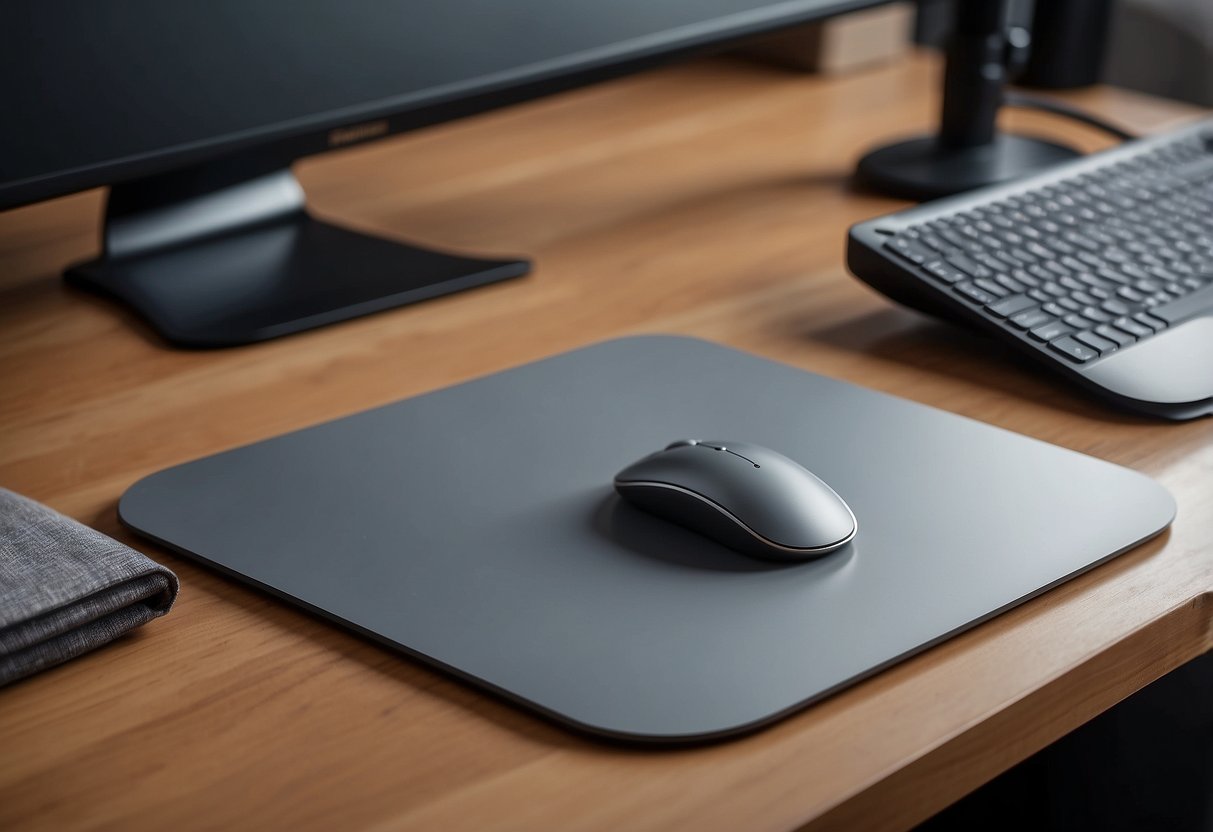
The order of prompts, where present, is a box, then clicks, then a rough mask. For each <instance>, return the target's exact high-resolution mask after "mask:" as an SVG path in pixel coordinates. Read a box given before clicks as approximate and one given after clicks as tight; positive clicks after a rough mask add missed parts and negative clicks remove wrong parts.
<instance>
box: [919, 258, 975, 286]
mask: <svg viewBox="0 0 1213 832" xmlns="http://www.w3.org/2000/svg"><path fill="white" fill-rule="evenodd" d="M923 268H924V269H926V271H927V273H928V274H931V275H934V276H935V277H937V278H939V279H940V280H942V281H943V282H944V283H949V284H950V283H958V282H960V281H961V280H966V279H967V278H968V275H966V274H965V273H964V272H962V271H961V270H960V269H958V268H956V267H955V266H952V265H950V264H948V263H945V262H943V261H942V260H936V261H935V262H934V263H928V264H926V265H925V266H923Z"/></svg>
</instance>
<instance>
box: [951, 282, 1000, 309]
mask: <svg viewBox="0 0 1213 832" xmlns="http://www.w3.org/2000/svg"><path fill="white" fill-rule="evenodd" d="M952 288H953V289H955V290H956V293H957V294H959V295H963V296H964V297H966V298H968V299H969V300H971V301H973V302H974V303H979V304H981V305H982V306H985V305H986V304H989V303H993V302H994V301H996V300H998V298H996V297H994V296H993V295H991V294H990V293H989V292H983V291H982V290H981V289H978V288H977V286H976V285H974V284H973V283H971V282H968V283H957V284H956V285H955V286H953V287H952Z"/></svg>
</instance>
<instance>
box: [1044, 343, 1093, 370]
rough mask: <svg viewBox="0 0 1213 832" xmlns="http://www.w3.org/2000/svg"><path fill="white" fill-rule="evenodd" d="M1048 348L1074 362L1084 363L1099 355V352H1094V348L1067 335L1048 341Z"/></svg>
mask: <svg viewBox="0 0 1213 832" xmlns="http://www.w3.org/2000/svg"><path fill="white" fill-rule="evenodd" d="M1049 349H1051V350H1054V351H1056V352H1059V353H1061V354H1062V355H1064V356H1065V357H1066V358H1068V359H1070V360H1071V361H1073V362H1074V363H1075V364H1084V363H1086V362H1087V361H1090V360H1091V359H1093V358H1098V357H1099V353H1097V352H1095V350H1093V349H1091V348H1090V347H1088V346H1086V345H1085V344H1081V343H1079V342H1078V341H1075V340H1074V339H1073V338H1069V337H1066V338H1058V339H1057V340H1056V341H1050V342H1049Z"/></svg>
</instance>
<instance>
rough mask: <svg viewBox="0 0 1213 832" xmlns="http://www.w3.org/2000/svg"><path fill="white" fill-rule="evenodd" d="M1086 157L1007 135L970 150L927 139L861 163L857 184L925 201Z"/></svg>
mask: <svg viewBox="0 0 1213 832" xmlns="http://www.w3.org/2000/svg"><path fill="white" fill-rule="evenodd" d="M1081 155H1082V154H1081V153H1079V152H1078V151H1076V150H1073V149H1071V148H1069V147H1065V146H1063V145H1059V144H1054V143H1052V142H1048V141H1044V140H1043V139H1035V138H1031V137H1028V136H1016V135H1012V134H1008V133H999V134H997V135H995V137H994V141H993V142H991V143H989V144H982V145H974V146H971V147H947V146H944V145H942V144H941V143H940V142H939V140H938V139H937V138H936V137H935V136H923V137H921V138H917V139H910V140H908V141H904V142H898V143H897V144H891V145H887V146H885V147H881V148H878V149H876V150H873V151H872V152H871V153H868V154H867V155H866V156H864V157H863V158H862V159H860V160H859V166H858V168H857V169H856V171H855V182H856V184H857V185H859V187H861V188H864V189H866V190H870V191H874V192H876V193H881V194H887V195H889V196H896V197H902V198H904V199H913V200H919V201H922V200H928V199H938V198H939V197H943V196H951V195H952V194H958V193H962V192H964V191H969V190H972V189H974V188H980V187H983V186H985V185H996V184H999V183H1002V182H1010V181H1011V180H1013V179H1018V178H1019V177H1021V176H1025V175H1027V174H1029V173H1035V172H1037V171H1040V170H1043V169H1044V168H1047V167H1050V166H1052V165H1055V164H1058V163H1059V162H1064V161H1068V160H1070V159H1074V158H1077V157H1078V156H1081Z"/></svg>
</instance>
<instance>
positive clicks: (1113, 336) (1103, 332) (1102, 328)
mask: <svg viewBox="0 0 1213 832" xmlns="http://www.w3.org/2000/svg"><path fill="white" fill-rule="evenodd" d="M1095 334H1096V335H1099V336H1101V337H1103V338H1107V339H1108V340H1109V341H1115V342H1116V344H1117V346H1120V347H1127V346H1129V344H1132V343H1133V342H1134V341H1136V340H1137V339H1136V338H1134V337H1133V336H1132V335H1130V334H1129V333H1127V332H1121V331H1120V330H1119V329H1117V328H1116V327H1114V326H1111V325H1109V324H1100V325H1099V326H1097V327H1095Z"/></svg>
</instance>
